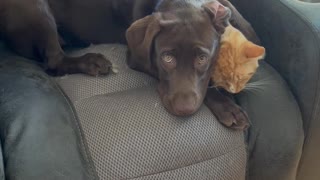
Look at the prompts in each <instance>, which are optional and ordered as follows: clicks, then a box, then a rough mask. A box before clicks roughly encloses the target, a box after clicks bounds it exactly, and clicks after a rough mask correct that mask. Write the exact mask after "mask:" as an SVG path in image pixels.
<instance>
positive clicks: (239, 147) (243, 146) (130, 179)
mask: <svg viewBox="0 0 320 180" xmlns="http://www.w3.org/2000/svg"><path fill="white" fill-rule="evenodd" d="M241 148H245V145H240V146H238V147H236V148H234V149H233V150H231V151H228V152H226V153H223V154H220V155H218V156H214V157H212V158H209V159H205V160H202V161H198V162H195V163H192V164H189V165H186V166H183V167H178V168H173V169H170V170H164V171H160V172H156V173H150V174H147V175H142V176H137V177H131V178H128V179H127V180H134V179H137V178H143V177H147V176H152V175H156V174H162V173H166V172H171V171H175V170H178V169H182V168H186V167H190V166H194V165H197V164H201V163H204V162H208V161H211V160H214V159H216V158H219V157H222V156H225V155H227V154H229V153H232V152H234V151H237V150H239V149H241Z"/></svg>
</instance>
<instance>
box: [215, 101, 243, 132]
mask: <svg viewBox="0 0 320 180" xmlns="http://www.w3.org/2000/svg"><path fill="white" fill-rule="evenodd" d="M215 115H216V116H217V118H218V120H219V122H220V123H222V124H223V125H224V126H226V127H228V128H231V129H235V130H246V129H248V128H249V118H248V115H247V113H246V112H245V111H244V110H242V109H241V107H239V106H237V105H235V104H224V105H223V106H222V107H221V109H220V110H218V111H215Z"/></svg>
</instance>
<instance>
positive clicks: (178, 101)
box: [171, 93, 198, 116]
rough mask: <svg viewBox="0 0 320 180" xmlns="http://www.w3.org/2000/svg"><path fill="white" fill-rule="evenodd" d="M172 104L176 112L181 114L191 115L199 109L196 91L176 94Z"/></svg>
mask: <svg viewBox="0 0 320 180" xmlns="http://www.w3.org/2000/svg"><path fill="white" fill-rule="evenodd" d="M171 105H172V109H173V111H174V113H175V114H176V115H179V116H187V115H191V114H193V113H194V112H196V111H197V109H198V107H197V97H196V95H195V94H194V93H189V94H177V95H175V96H174V98H173V100H172V103H171Z"/></svg>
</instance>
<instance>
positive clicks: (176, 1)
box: [154, 0, 213, 12]
mask: <svg viewBox="0 0 320 180" xmlns="http://www.w3.org/2000/svg"><path fill="white" fill-rule="evenodd" d="M209 1H213V0H158V2H157V4H156V6H155V8H154V11H160V12H164V11H171V10H176V9H180V8H200V7H201V6H202V5H203V4H204V3H206V2H209Z"/></svg>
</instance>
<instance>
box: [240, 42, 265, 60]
mask: <svg viewBox="0 0 320 180" xmlns="http://www.w3.org/2000/svg"><path fill="white" fill-rule="evenodd" d="M265 52H266V50H265V48H264V47H262V46H258V45H256V44H254V43H252V42H250V41H249V42H247V43H246V44H245V46H244V54H245V56H246V57H247V58H248V59H254V60H257V59H258V60H260V59H263V58H264V55H265Z"/></svg>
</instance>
